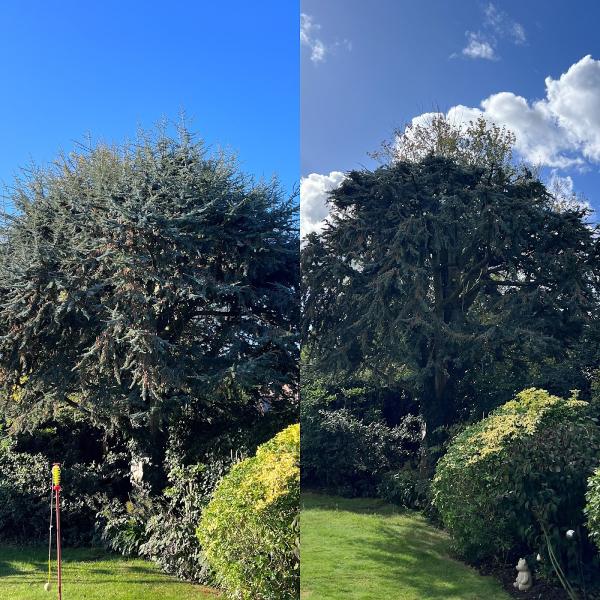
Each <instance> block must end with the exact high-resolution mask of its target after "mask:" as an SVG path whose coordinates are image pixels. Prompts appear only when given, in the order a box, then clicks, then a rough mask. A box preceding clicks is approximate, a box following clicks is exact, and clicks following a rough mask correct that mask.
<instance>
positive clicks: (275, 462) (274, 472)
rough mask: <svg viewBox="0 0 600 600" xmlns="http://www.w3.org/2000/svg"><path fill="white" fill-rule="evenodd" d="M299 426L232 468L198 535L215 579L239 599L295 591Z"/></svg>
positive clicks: (286, 596)
mask: <svg viewBox="0 0 600 600" xmlns="http://www.w3.org/2000/svg"><path fill="white" fill-rule="evenodd" d="M299 462H300V427H299V425H291V426H289V427H288V428H286V429H284V430H283V431H282V432H280V433H278V434H277V435H276V436H275V437H274V438H272V439H271V440H270V441H268V442H267V443H265V444H263V445H262V446H259V448H258V450H257V452H256V456H254V457H251V458H248V459H246V460H243V461H241V462H239V463H237V464H236V465H234V467H233V468H232V469H231V471H230V472H229V473H228V474H227V475H226V476H225V477H224V478H223V479H222V480H221V482H220V483H219V485H218V486H217V488H216V490H215V493H214V494H213V497H212V500H211V501H210V503H209V505H208V506H207V508H206V509H205V510H204V513H203V515H202V519H201V520H200V525H199V527H198V531H197V534H198V538H199V540H200V544H201V546H202V548H203V550H204V553H205V555H206V557H207V559H208V562H209V563H210V565H211V567H212V568H213V569H214V571H215V573H216V577H217V581H218V583H219V584H220V585H221V586H222V587H223V588H224V589H225V591H226V592H227V593H228V594H229V596H230V597H232V598H236V599H240V600H292V599H294V600H295V599H296V598H298V596H299V521H298V513H299V500H300V465H299Z"/></svg>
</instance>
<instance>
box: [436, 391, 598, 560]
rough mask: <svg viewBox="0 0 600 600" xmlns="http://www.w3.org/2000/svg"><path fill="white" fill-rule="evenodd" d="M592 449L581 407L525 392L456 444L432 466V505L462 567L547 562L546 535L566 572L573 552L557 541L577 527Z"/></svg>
mask: <svg viewBox="0 0 600 600" xmlns="http://www.w3.org/2000/svg"><path fill="white" fill-rule="evenodd" d="M599 448H600V432H599V429H598V426H597V425H596V422H595V419H593V418H592V417H591V416H590V412H589V405H588V404H587V403H586V402H582V401H580V400H577V399H576V398H574V397H572V398H570V399H568V400H564V399H562V398H559V397H556V396H552V395H550V394H548V393H547V392H546V391H543V390H538V389H528V390H525V391H523V392H521V393H520V394H518V395H517V397H516V398H515V399H514V400H511V401H509V402H507V403H506V404H504V405H503V406H502V407H500V408H498V409H497V410H495V411H494V412H492V413H491V414H490V415H489V416H488V417H486V418H484V419H483V420H481V421H479V422H478V423H475V424H474V425H471V426H469V427H467V428H466V429H465V430H464V431H463V432H461V433H459V434H458V435H457V436H456V438H455V439H454V440H453V442H452V443H451V445H450V447H449V449H448V452H447V453H446V455H445V456H444V457H443V458H442V459H441V460H440V462H439V463H438V466H437V470H436V475H435V477H434V479H433V484H432V486H433V499H434V504H435V506H436V508H437V509H438V511H439V513H440V515H441V518H442V521H443V523H444V525H445V526H446V527H447V528H448V530H449V531H450V533H451V534H452V536H453V539H454V542H455V544H456V546H457V548H458V550H459V551H460V552H461V553H462V554H463V555H464V556H466V557H468V558H469V559H471V560H482V559H486V558H506V556H510V557H511V559H514V557H516V556H518V555H519V554H520V555H521V556H523V555H526V554H528V553H533V554H534V555H535V554H536V553H538V552H539V553H540V554H541V555H542V556H546V557H547V556H548V552H547V544H546V543H545V541H544V535H543V531H544V530H545V531H546V532H547V533H548V536H549V540H550V542H551V544H552V546H553V549H554V552H555V554H556V555H557V556H558V557H559V560H560V561H562V562H563V563H564V566H565V568H566V570H567V571H568V570H569V568H573V565H574V564H576V559H577V557H576V556H574V554H576V552H575V550H576V549H577V548H576V545H574V544H573V543H571V544H569V541H568V540H567V539H566V538H565V535H564V534H565V532H566V531H567V530H568V529H573V530H578V528H579V527H580V526H581V525H582V524H583V508H584V503H585V497H584V496H585V487H586V481H587V478H588V476H589V475H590V473H591V471H592V469H593V468H594V466H595V465H596V464H597V461H598V450H599ZM582 543H583V542H582ZM580 549H581V548H580ZM547 562H548V561H546V563H547Z"/></svg>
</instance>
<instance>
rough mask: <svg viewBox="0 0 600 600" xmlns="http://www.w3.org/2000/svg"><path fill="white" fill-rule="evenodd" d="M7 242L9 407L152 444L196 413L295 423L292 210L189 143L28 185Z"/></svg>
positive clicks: (3, 279) (160, 142)
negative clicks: (68, 415) (264, 404)
mask: <svg viewBox="0 0 600 600" xmlns="http://www.w3.org/2000/svg"><path fill="white" fill-rule="evenodd" d="M10 200H11V201H12V204H13V207H12V208H13V210H12V211H11V213H10V215H9V216H8V217H7V218H6V219H5V222H4V223H3V225H2V235H1V236H0V237H1V242H0V307H1V308H0V374H1V377H0V385H1V388H2V392H3V395H2V399H1V405H2V409H3V411H4V413H5V414H6V415H7V416H8V417H10V418H12V420H13V425H14V426H15V427H17V426H20V427H22V428H30V429H31V428H32V427H34V426H35V425H36V424H37V423H39V421H40V420H43V419H46V418H47V417H48V415H51V414H52V413H53V411H54V410H55V408H56V406H57V405H58V406H60V405H70V406H74V407H75V408H77V409H78V410H80V411H82V412H84V413H85V414H86V415H87V416H88V418H90V419H92V420H93V421H94V422H96V423H100V424H102V425H103V426H105V427H107V428H110V427H114V428H118V429H120V430H122V431H125V432H126V433H127V434H128V435H133V436H135V437H136V439H137V440H138V442H139V443H140V444H142V443H144V442H145V443H146V444H147V445H148V446H152V445H155V446H156V445H159V444H160V443H161V436H160V435H159V433H158V432H160V431H161V428H164V427H165V426H166V425H168V423H169V420H170V419H171V418H173V417H177V415H178V414H179V413H180V412H181V411H184V410H193V411H195V412H196V413H197V414H198V415H199V417H201V418H202V420H203V421H204V423H210V422H211V420H212V419H213V418H215V417H217V416H221V415H223V414H224V413H227V414H228V415H229V417H230V418H231V419H232V420H233V419H234V418H235V416H236V415H237V414H242V415H245V414H246V413H247V412H248V411H249V410H250V409H253V411H254V413H255V414H258V413H261V403H260V399H261V398H264V397H265V396H268V397H269V399H270V407H271V410H273V411H276V412H277V411H279V412H287V414H289V413H290V412H291V411H292V410H293V404H292V403H291V402H290V399H291V398H293V394H290V393H286V392H285V391H282V390H284V387H285V386H286V385H288V386H291V387H293V385H294V381H295V380H296V374H297V339H296V323H297V320H298V319H297V316H298V306H299V303H298V299H297V297H296V290H297V285H298V232H297V223H296V214H295V213H296V210H297V206H296V201H295V199H294V198H292V199H289V200H287V199H286V198H284V196H283V192H282V190H281V188H280V186H279V184H278V183H277V181H273V182H270V183H255V182H254V181H252V180H251V179H250V178H249V177H248V176H246V175H244V174H243V173H241V172H240V170H239V167H238V165H237V164H236V162H235V161H234V160H233V159H231V158H229V157H227V156H224V155H209V154H208V153H207V152H206V150H205V149H204V147H203V145H202V144H201V143H198V142H195V141H194V140H193V139H192V137H191V135H190V134H189V133H188V132H187V131H185V130H183V131H181V132H180V136H179V137H178V138H170V137H168V136H167V135H165V134H163V133H159V135H158V136H157V137H156V138H155V139H153V138H151V137H148V136H141V137H140V139H138V140H137V142H136V144H135V145H133V146H130V147H121V148H112V147H111V148H108V147H105V146H98V147H96V148H93V149H91V150H89V151H83V152H81V153H73V154H70V155H69V156H68V157H64V158H63V159H62V160H60V161H58V163H57V164H56V165H55V166H54V167H53V168H50V169H47V170H44V169H40V170H35V171H33V172H32V174H31V175H30V176H29V177H28V178H26V179H25V180H24V181H18V182H17V183H16V184H15V186H14V192H13V194H12V196H11V198H10Z"/></svg>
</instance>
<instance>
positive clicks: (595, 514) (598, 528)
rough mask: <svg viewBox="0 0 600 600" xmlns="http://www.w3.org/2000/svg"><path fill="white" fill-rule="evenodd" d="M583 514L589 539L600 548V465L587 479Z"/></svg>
mask: <svg viewBox="0 0 600 600" xmlns="http://www.w3.org/2000/svg"><path fill="white" fill-rule="evenodd" d="M585 499H586V506H585V516H586V518H587V529H588V532H589V537H590V539H591V540H592V541H593V542H594V543H595V544H596V546H598V547H599V548H600V467H599V468H597V469H596V470H595V471H594V473H593V474H592V476H591V477H590V478H589V480H588V489H587V493H586V496H585Z"/></svg>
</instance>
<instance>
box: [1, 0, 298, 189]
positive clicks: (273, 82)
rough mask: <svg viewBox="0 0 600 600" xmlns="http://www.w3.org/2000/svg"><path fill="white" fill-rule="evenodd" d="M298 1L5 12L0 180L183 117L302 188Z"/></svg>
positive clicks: (34, 0) (256, 168)
mask: <svg viewBox="0 0 600 600" xmlns="http://www.w3.org/2000/svg"><path fill="white" fill-rule="evenodd" d="M298 13H299V6H298V4H297V3H296V2H294V1H291V2H290V1H288V0H286V1H285V2H280V1H277V0H269V1H262V0H261V1H260V2H247V1H243V0H236V1H228V2H224V1H221V2H217V1H215V2H208V1H198V2H195V1H190V0H187V1H183V0H169V1H168V2H158V1H148V2H116V1H114V0H108V1H107V0H104V1H103V2H75V1H73V0H61V1H60V2H48V1H45V2H43V1H41V0H30V1H29V2H20V1H16V0H6V1H3V2H1V3H0V57H1V58H0V60H1V62H0V64H1V70H0V89H1V90H2V91H1V93H0V136H1V137H0V181H1V182H3V183H10V182H11V180H12V177H13V174H14V173H15V172H17V170H18V168H19V167H21V166H23V165H26V164H27V163H29V162H30V160H33V161H34V162H36V163H41V164H44V163H47V162H48V161H51V160H52V159H53V158H54V157H55V156H56V155H57V153H58V152H59V151H60V150H65V151H68V150H70V149H72V148H73V147H74V142H75V141H80V140H82V139H84V138H85V136H86V135H87V134H88V133H89V134H91V136H92V139H96V140H99V139H100V140H104V141H109V142H118V141H123V140H124V139H126V138H129V139H131V138H132V137H134V136H135V133H136V130H137V128H138V126H142V127H143V128H151V127H153V126H154V125H155V124H156V123H157V122H158V121H160V120H161V119H162V118H167V119H170V120H173V121H177V120H178V117H179V114H180V112H181V111H182V110H183V111H185V112H186V114H187V116H188V117H189V118H190V120H191V127H192V129H194V130H195V131H196V132H197V133H198V134H199V135H200V136H201V137H203V138H204V139H206V140H207V141H208V142H209V143H211V144H218V145H223V146H227V147H230V148H231V149H233V150H235V151H237V153H238V155H239V158H240V160H241V162H242V167H243V168H244V169H245V170H247V171H248V172H251V173H253V174H255V175H257V176H259V177H260V176H263V175H264V176H266V177H270V176H271V174H273V173H277V174H279V176H280V178H281V181H282V183H283V185H284V186H285V188H286V189H288V190H290V189H291V188H292V187H293V186H294V185H295V184H297V182H298V179H299V171H298V165H299V78H298V60H299V41H298Z"/></svg>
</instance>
